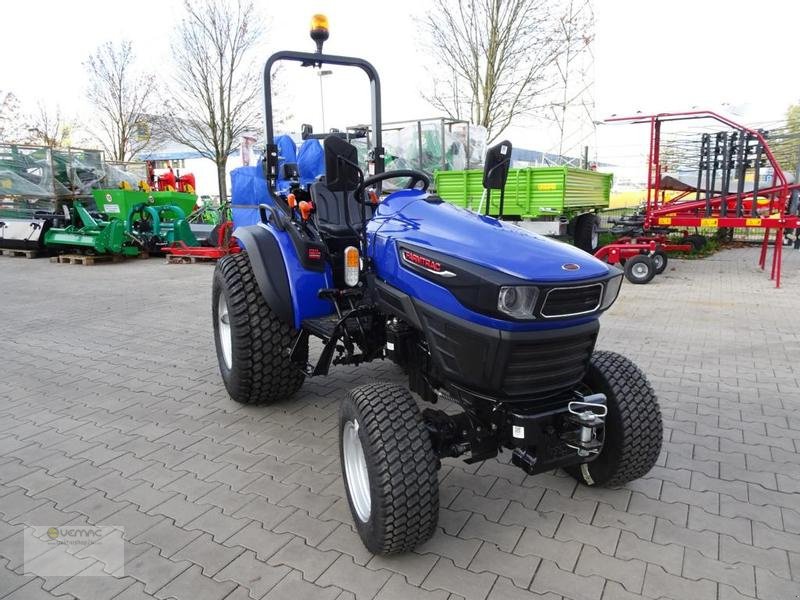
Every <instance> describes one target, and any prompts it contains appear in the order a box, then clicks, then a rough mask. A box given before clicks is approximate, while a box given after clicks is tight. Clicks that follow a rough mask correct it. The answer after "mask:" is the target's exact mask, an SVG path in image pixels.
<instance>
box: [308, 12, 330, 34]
mask: <svg viewBox="0 0 800 600" xmlns="http://www.w3.org/2000/svg"><path fill="white" fill-rule="evenodd" d="M319 30H322V31H328V17H326V16H325V15H319V14H317V15H314V16H313V17H311V31H319Z"/></svg>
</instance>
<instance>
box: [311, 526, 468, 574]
mask: <svg viewBox="0 0 800 600" xmlns="http://www.w3.org/2000/svg"><path fill="white" fill-rule="evenodd" d="M437 537H438V534H437V535H435V536H434V537H433V539H434V540H435V539H436V538H437ZM451 539H453V540H457V541H458V542H460V543H464V544H471V542H462V540H459V539H458V538H451ZM430 543H431V542H427V543H426V544H423V545H421V546H418V547H417V548H416V550H415V551H416V552H420V551H421V550H420V548H424V547H425V546H427V545H428V544H430ZM317 548H319V549H320V550H337V551H339V552H343V553H344V554H347V555H348V556H349V557H350V558H352V559H353V562H355V563H356V564H357V565H366V564H367V563H368V562H369V561H370V559H371V558H372V553H371V552H370V551H369V550H367V549H366V548H365V547H364V544H363V543H362V542H361V538H360V537H358V534H357V533H356V532H355V531H353V529H352V528H351V527H350V526H349V525H344V524H342V525H339V526H338V527H337V528H336V529H334V530H333V533H331V534H330V535H329V536H328V537H326V538H325V539H324V540H322V541H321V542H320V543H319V544H318V545H317ZM475 550H477V548H476V549H475ZM474 555H475V551H473V552H472V555H470V557H469V559H468V560H467V562H469V561H470V560H472V556H474Z"/></svg>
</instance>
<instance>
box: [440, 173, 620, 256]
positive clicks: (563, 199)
mask: <svg viewBox="0 0 800 600" xmlns="http://www.w3.org/2000/svg"><path fill="white" fill-rule="evenodd" d="M611 182H612V176H611V174H610V173H598V172H596V171H587V170H584V169H576V168H573V167H526V168H521V169H509V171H508V181H507V182H506V186H505V196H504V199H503V215H502V216H503V218H505V219H512V220H516V221H519V223H520V225H521V226H522V227H525V228H526V229H530V230H532V231H535V232H537V233H542V234H544V235H554V236H565V235H566V236H569V237H572V238H573V239H574V240H575V245H576V246H578V247H580V248H582V249H583V250H586V251H591V252H593V251H594V250H595V249H596V248H597V247H598V245H599V240H598V225H599V223H598V219H597V216H596V212H597V211H598V210H602V209H604V208H608V201H609V196H610V194H611ZM434 184H435V187H436V193H437V194H438V195H439V196H440V197H441V198H442V199H444V200H446V201H447V202H451V203H453V204H455V205H457V206H461V207H462V208H466V209H468V210H473V211H476V212H481V213H483V214H486V212H487V206H486V196H485V192H484V189H483V171H482V170H478V169H471V170H468V171H437V172H435V173H434ZM499 211H500V193H499V192H497V191H495V192H494V193H493V194H492V196H491V201H490V202H489V206H488V214H490V215H492V216H500V215H499Z"/></svg>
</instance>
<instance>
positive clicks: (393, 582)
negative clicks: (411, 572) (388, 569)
mask: <svg viewBox="0 0 800 600" xmlns="http://www.w3.org/2000/svg"><path fill="white" fill-rule="evenodd" d="M448 597H451V594H449V593H447V592H446V591H444V590H436V591H428V590H423V589H420V588H419V587H417V586H414V585H409V584H408V583H407V582H406V581H405V579H403V577H401V576H400V575H392V576H391V577H390V578H389V581H387V582H386V584H385V585H384V586H383V587H382V588H381V589H380V591H379V592H378V595H377V596H375V600H408V599H409V598H414V599H415V600H417V599H419V600H447V598H448Z"/></svg>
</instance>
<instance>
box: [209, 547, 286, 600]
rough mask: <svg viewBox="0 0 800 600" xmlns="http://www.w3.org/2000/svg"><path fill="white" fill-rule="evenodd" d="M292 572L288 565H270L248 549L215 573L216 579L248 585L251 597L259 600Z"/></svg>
mask: <svg viewBox="0 0 800 600" xmlns="http://www.w3.org/2000/svg"><path fill="white" fill-rule="evenodd" d="M290 572H291V569H289V568H288V567H284V566H280V567H273V566H271V565H268V564H267V563H265V562H264V561H262V560H259V559H258V558H257V557H256V555H255V554H254V553H253V552H251V551H249V550H248V551H245V552H243V553H242V554H240V555H239V556H238V557H236V558H235V559H234V560H233V562H231V563H229V564H228V565H227V566H226V567H225V568H224V569H222V570H221V571H220V572H219V573H217V574H216V575H214V579H215V580H217V581H234V582H236V583H238V584H239V585H241V586H243V587H246V588H247V589H248V590H249V595H250V597H251V598H253V599H254V600H258V598H261V597H262V596H264V595H266V593H267V592H269V591H270V590H271V589H272V588H273V587H275V585H276V584H277V583H278V582H279V581H280V580H281V579H283V578H284V577H286V575H288V574H289V573H290Z"/></svg>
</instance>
